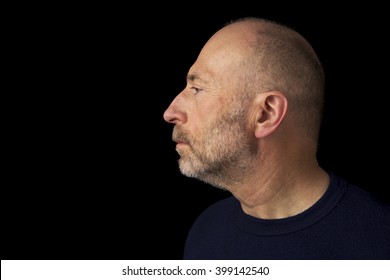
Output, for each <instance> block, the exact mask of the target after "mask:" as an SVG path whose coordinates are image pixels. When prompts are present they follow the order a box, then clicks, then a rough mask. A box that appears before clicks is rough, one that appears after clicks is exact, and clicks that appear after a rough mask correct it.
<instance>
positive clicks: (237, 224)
mask: <svg viewBox="0 0 390 280" xmlns="http://www.w3.org/2000/svg"><path fill="white" fill-rule="evenodd" d="M184 259H203V260H207V259H209V260H211V259H220V260H222V259H237V260H238V259H268V260H271V259H282V260H288V259H300V260H304V259H313V260H318V259H328V260H330V259H336V260H340V259H390V206H389V205H384V204H382V203H380V202H379V201H378V200H376V199H375V198H374V197H373V196H372V195H371V194H370V193H368V192H366V191H365V190H363V189H361V188H358V187H356V186H354V185H351V184H349V183H347V182H346V181H344V180H343V179H341V178H339V177H337V176H335V175H331V180H330V185H329V187H328V189H327V191H326V192H325V194H324V195H323V196H322V197H321V199H319V200H318V201H317V202H316V203H315V204H314V205H313V206H311V207H310V208H309V209H307V210H306V211H304V212H302V213H300V214H298V215H296V216H292V217H288V218H283V219H264V220H263V219H259V218H255V217H252V216H250V215H247V214H246V213H245V212H243V210H242V208H241V205H240V203H239V201H238V200H237V199H236V198H234V197H233V196H231V197H229V198H226V199H223V200H221V201H219V202H217V203H215V204H213V205H212V206H210V207H209V208H208V209H206V210H205V211H204V212H203V213H202V214H201V215H200V216H199V217H198V219H197V220H196V221H195V223H194V224H193V226H192V228H191V230H190V232H189V234H188V237H187V241H186V244H185V249H184Z"/></svg>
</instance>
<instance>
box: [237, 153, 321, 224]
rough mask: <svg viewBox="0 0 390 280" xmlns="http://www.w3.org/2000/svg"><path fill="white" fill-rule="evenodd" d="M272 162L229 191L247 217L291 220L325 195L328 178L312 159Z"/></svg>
mask: <svg viewBox="0 0 390 280" xmlns="http://www.w3.org/2000/svg"><path fill="white" fill-rule="evenodd" d="M274 162H275V164H274V165H273V166H270V165H269V164H268V166H267V167H266V168H267V170H258V172H254V173H253V174H254V175H253V176H252V177H251V178H248V180H246V181H245V183H244V184H241V185H240V186H235V187H233V188H231V189H230V191H231V192H232V194H233V195H234V196H235V197H236V198H237V199H238V200H239V201H240V202H241V207H242V209H243V211H244V212H245V213H247V214H248V215H251V216H254V217H258V218H262V219H281V218H286V217H291V216H294V215H297V214H299V213H301V212H303V211H305V210H306V209H308V208H309V207H311V206H312V205H313V204H314V203H316V202H317V201H318V200H319V199H320V198H321V196H322V195H323V194H324V193H325V191H326V189H327V187H328V185H329V176H328V174H327V173H326V172H325V171H324V170H323V169H322V168H320V167H319V166H318V163H317V161H316V160H315V159H312V160H306V161H303V162H302V161H299V162H294V163H292V162H287V163H286V162H284V163H283V161H274ZM264 174H269V175H268V176H264Z"/></svg>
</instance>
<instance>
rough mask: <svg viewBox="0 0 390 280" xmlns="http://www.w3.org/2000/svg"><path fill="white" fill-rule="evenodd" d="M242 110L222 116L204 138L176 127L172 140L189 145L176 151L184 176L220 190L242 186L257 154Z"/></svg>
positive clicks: (204, 132)
mask: <svg viewBox="0 0 390 280" xmlns="http://www.w3.org/2000/svg"><path fill="white" fill-rule="evenodd" d="M241 105H242V104H241ZM235 107H236V106H235ZM242 107H243V106H237V107H236V108H238V110H236V111H235V112H233V113H232V112H231V111H225V112H224V113H221V114H219V115H218V116H217V117H216V118H215V119H214V120H213V121H212V122H210V123H208V124H207V126H205V127H204V129H203V133H202V134H201V135H197V136H194V135H192V134H191V133H190V132H189V131H186V130H184V129H182V128H181V127H180V126H177V125H176V126H175V127H174V129H173V140H174V141H178V140H180V141H182V142H185V143H186V145H185V146H184V147H179V148H177V152H178V153H179V155H180V159H179V168H180V171H181V173H182V174H183V175H185V176H188V177H192V178H197V179H199V180H201V181H204V182H206V183H209V184H211V185H213V186H215V187H218V188H221V189H229V186H232V185H234V184H239V183H240V182H242V180H243V179H244V178H245V177H246V175H247V174H248V173H249V172H250V167H251V166H253V165H252V163H253V162H254V161H255V160H256V153H257V147H256V145H255V144H254V141H255V140H254V138H252V137H251V136H250V135H248V134H247V133H248V132H247V131H246V125H247V124H246V118H245V116H246V115H245V110H244V109H242Z"/></svg>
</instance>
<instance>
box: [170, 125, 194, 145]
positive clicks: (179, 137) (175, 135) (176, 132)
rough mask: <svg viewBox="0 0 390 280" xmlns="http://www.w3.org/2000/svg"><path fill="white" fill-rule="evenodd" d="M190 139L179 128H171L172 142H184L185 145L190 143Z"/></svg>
mask: <svg viewBox="0 0 390 280" xmlns="http://www.w3.org/2000/svg"><path fill="white" fill-rule="evenodd" d="M190 138H191V137H190V136H189V134H188V133H187V132H185V131H183V130H182V129H180V128H179V127H177V126H175V127H173V132H172V140H173V141H174V142H185V143H186V144H190V142H191V139H190Z"/></svg>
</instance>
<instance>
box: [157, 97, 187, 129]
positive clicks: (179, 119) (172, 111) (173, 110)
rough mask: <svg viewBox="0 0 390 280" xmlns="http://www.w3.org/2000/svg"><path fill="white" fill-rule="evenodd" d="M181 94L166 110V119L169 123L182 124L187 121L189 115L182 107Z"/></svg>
mask: <svg viewBox="0 0 390 280" xmlns="http://www.w3.org/2000/svg"><path fill="white" fill-rule="evenodd" d="M180 96H181V95H180V94H179V95H177V96H176V97H175V99H174V100H173V101H172V102H171V104H170V105H169V106H168V108H167V109H166V110H165V112H164V115H163V117H164V120H165V121H166V122H168V123H173V124H179V123H180V124H182V123H185V122H186V121H187V115H186V113H185V112H184V111H183V109H182V108H181V107H182V106H181V105H180V103H181V102H180V100H181V97H180Z"/></svg>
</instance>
